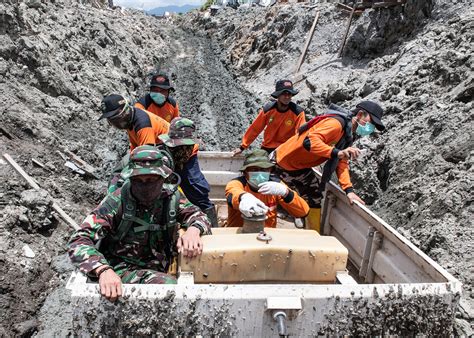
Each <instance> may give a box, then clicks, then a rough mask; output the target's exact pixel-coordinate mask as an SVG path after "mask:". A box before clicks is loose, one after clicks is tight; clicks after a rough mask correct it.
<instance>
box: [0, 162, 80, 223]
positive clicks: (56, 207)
mask: <svg viewBox="0 0 474 338" xmlns="http://www.w3.org/2000/svg"><path fill="white" fill-rule="evenodd" d="M3 157H4V158H5V160H7V162H8V163H9V164H10V165H11V166H12V167H13V169H15V170H16V171H17V172H18V173H19V174H20V175H21V176H22V177H23V178H24V179H25V180H26V181H27V182H28V184H29V185H30V186H31V187H32V188H33V189H35V190H39V189H40V186H39V185H38V183H36V182H35V180H34V179H33V178H32V177H31V176H30V175H28V174H27V173H26V172H25V171H24V170H23V169H22V168H21V167H20V166H19V165H18V163H16V162H15V160H14V159H13V158H11V157H10V155H8V154H3ZM52 207H53V209H54V211H56V212H57V213H58V214H59V216H61V218H62V219H63V220H65V221H66V223H67V224H69V226H71V227H72V228H73V229H74V230H78V229H79V228H80V227H79V225H78V224H77V223H76V222H75V221H74V220H73V219H72V218H71V217H69V215H68V214H66V212H65V211H64V210H63V209H61V207H60V206H59V205H58V204H57V203H56V202H53V205H52Z"/></svg>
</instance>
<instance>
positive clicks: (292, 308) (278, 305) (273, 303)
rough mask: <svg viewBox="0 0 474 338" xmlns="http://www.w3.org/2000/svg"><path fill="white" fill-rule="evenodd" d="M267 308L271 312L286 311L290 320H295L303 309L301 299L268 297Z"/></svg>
mask: <svg viewBox="0 0 474 338" xmlns="http://www.w3.org/2000/svg"><path fill="white" fill-rule="evenodd" d="M266 308H267V310H270V311H284V312H286V314H287V315H288V318H289V319H291V318H295V317H296V315H297V314H298V311H300V310H301V309H302V308H303V304H302V301H301V298H300V297H268V298H267V302H266Z"/></svg>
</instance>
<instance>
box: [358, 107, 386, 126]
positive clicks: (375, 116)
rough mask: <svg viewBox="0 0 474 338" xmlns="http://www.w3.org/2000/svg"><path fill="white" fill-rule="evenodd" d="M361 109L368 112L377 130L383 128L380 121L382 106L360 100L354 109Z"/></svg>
mask: <svg viewBox="0 0 474 338" xmlns="http://www.w3.org/2000/svg"><path fill="white" fill-rule="evenodd" d="M359 109H362V110H365V111H366V112H367V113H369V115H370V118H371V120H372V123H373V124H374V125H375V128H377V130H380V131H383V130H385V125H384V124H383V122H382V116H383V108H382V107H381V106H380V105H379V104H378V103H375V102H373V101H362V102H360V103H359V104H358V105H357V106H356V109H355V111H357V110H359Z"/></svg>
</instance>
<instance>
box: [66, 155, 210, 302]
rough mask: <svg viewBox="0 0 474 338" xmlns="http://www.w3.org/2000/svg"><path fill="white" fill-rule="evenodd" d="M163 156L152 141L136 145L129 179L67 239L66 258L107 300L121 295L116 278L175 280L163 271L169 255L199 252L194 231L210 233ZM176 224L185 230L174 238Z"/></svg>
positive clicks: (154, 281)
mask: <svg viewBox="0 0 474 338" xmlns="http://www.w3.org/2000/svg"><path fill="white" fill-rule="evenodd" d="M167 161H168V159H167V158H166V157H165V156H164V155H163V154H162V153H161V152H160V151H159V150H157V149H156V148H155V147H153V146H140V147H137V148H136V149H135V150H134V151H133V152H132V154H131V155H130V163H129V166H128V168H129V170H130V172H129V173H128V176H129V179H127V180H126V181H125V183H124V184H123V185H122V186H121V187H120V188H118V189H117V190H115V191H114V192H113V193H109V194H108V195H107V197H106V198H105V199H104V200H103V201H102V202H101V203H100V205H99V206H98V207H97V208H96V209H95V210H94V211H92V213H91V214H90V215H89V216H87V218H86V219H85V220H84V222H83V223H82V225H81V229H79V230H77V231H76V232H75V233H74V234H73V235H72V237H71V239H70V240H69V243H68V249H69V256H70V258H71V261H72V262H73V263H74V264H75V265H76V266H78V267H79V269H80V270H81V271H82V272H83V273H85V274H87V275H88V276H90V277H95V278H98V280H99V285H100V291H101V294H102V295H103V296H104V297H106V298H108V299H110V300H112V301H114V300H116V299H117V298H118V297H120V296H121V294H122V289H121V284H122V283H147V284H150V283H151V284H174V283H176V280H175V278H174V277H173V276H171V275H168V274H166V272H167V271H168V268H169V266H170V264H171V261H172V258H173V256H176V255H177V253H180V252H182V253H183V255H184V256H187V257H194V256H197V255H199V254H200V253H201V252H202V241H201V238H200V236H202V235H207V234H210V224H209V221H208V219H207V217H206V215H205V214H204V213H203V212H201V210H199V208H198V207H196V206H194V205H192V204H191V203H190V202H189V201H188V200H187V199H186V198H185V197H184V196H183V195H182V194H180V192H179V190H178V189H177V186H176V185H174V186H173V185H172V184H170V183H168V181H169V178H170V177H171V175H172V174H173V173H172V170H171V169H170V168H169V167H168V166H166V163H167ZM179 229H186V232H185V233H184V235H182V236H181V237H179V238H178V230H179ZM101 240H102V241H101ZM99 241H101V244H100V247H99V249H97V248H96V247H95V245H96V244H97V243H98V242H99Z"/></svg>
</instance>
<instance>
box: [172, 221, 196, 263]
mask: <svg viewBox="0 0 474 338" xmlns="http://www.w3.org/2000/svg"><path fill="white" fill-rule="evenodd" d="M176 246H177V248H178V253H181V252H182V253H183V256H184V257H189V258H192V257H196V256H197V255H200V254H201V253H202V239H201V231H200V230H199V229H198V228H196V227H193V226H190V227H189V228H188V229H187V230H186V232H185V233H184V235H183V236H181V237H180V238H178V243H177V244H176Z"/></svg>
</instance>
